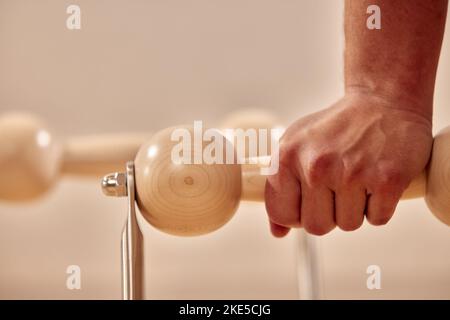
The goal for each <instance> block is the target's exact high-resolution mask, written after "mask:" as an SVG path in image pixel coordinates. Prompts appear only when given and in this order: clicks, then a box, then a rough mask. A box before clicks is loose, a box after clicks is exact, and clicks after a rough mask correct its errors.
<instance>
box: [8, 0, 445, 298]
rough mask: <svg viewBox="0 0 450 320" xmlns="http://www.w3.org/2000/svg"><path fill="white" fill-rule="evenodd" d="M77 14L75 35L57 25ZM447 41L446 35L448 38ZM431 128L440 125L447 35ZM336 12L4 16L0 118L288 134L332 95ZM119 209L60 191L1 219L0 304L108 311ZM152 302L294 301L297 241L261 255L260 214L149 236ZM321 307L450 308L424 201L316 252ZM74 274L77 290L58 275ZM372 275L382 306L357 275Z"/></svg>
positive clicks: (73, 188)
mask: <svg viewBox="0 0 450 320" xmlns="http://www.w3.org/2000/svg"><path fill="white" fill-rule="evenodd" d="M71 3H77V4H79V5H80V6H81V9H82V30H81V31H68V30H67V29H66V28H65V19H66V14H65V9H66V7H67V6H68V5H69V4H71ZM447 29H448V27H447ZM446 38H447V39H446V43H445V46H444V51H443V56H442V59H441V60H442V61H441V66H440V70H439V79H438V91H437V94H436V108H435V128H436V129H438V128H442V127H443V126H445V125H446V124H448V123H449V122H450V107H449V102H450V92H449V90H448V83H449V82H450V59H449V56H450V50H449V47H448V40H449V39H450V30H448V32H447V36H446ZM341 57H342V3H341V1H335V0H321V1H317V0H314V1H313V0H286V1H279V0H217V1H211V0H189V1H185V0H164V1H162V0H152V1H124V0H121V1H117V0H115V1H113V0H108V1H106V0H95V1H93V0H85V1H81V0H78V1H60V0H53V1H49V0H46V1H42V0H40V1H23V0H20V1H18V0H0V113H3V112H6V111H9V110H25V111H30V112H33V113H35V114H38V115H40V116H42V117H43V118H45V119H46V120H47V122H48V123H49V125H50V127H51V128H52V129H53V131H54V132H55V133H57V135H58V136H59V137H61V138H64V137H67V136H69V135H76V134H86V133H97V132H119V131H130V130H133V131H143V130H151V131H154V130H158V129H160V128H163V127H166V126H169V125H174V124H177V123H186V122H191V121H193V120H194V119H202V120H205V121H209V122H213V121H214V120H217V119H220V118H221V117H222V116H224V115H226V114H227V113H228V112H230V111H232V110H235V109H239V108H245V107H258V108H263V109H266V110H269V111H272V112H275V113H277V114H278V115H279V117H280V118H281V119H282V120H284V121H285V122H286V123H289V121H291V120H292V119H294V118H295V117H298V116H301V115H304V114H307V113H309V112H311V111H314V110H317V109H319V108H321V107H324V106H326V105H327V104H329V103H331V102H332V101H333V100H334V99H336V98H337V97H338V96H339V95H340V94H341V91H342V83H341V78H342V71H341V69H342V61H341V60H342V58H341ZM125 210H126V203H125V200H124V199H111V198H105V197H103V196H102V194H101V191H100V190H99V187H98V181H89V180H85V179H81V178H65V179H63V180H62V181H61V182H60V183H59V184H58V186H56V187H55V188H54V190H52V192H50V193H49V194H48V195H46V197H44V198H43V199H41V200H39V201H37V202H35V203H31V204H26V205H10V204H5V203H2V204H0V298H64V299H78V298H102V299H103V298H119V297H120V264H119V260H120V255H119V239H120V232H121V228H122V224H123V221H124V217H125ZM144 229H145V236H146V247H147V250H146V255H147V259H146V263H147V266H148V268H147V271H148V274H147V276H148V277H147V295H148V297H149V298H269V299H270V298H292V299H293V298H297V297H298V293H297V283H296V281H297V274H296V272H297V269H296V268H297V266H296V264H295V242H296V237H294V236H292V235H291V236H290V237H288V238H286V239H283V240H277V239H273V238H272V237H271V236H270V235H269V234H268V227H267V226H266V218H265V214H264V208H263V206H262V205H251V204H245V205H243V206H242V208H241V209H240V210H239V211H238V213H237V214H236V217H235V219H234V220H233V221H232V222H231V223H230V224H229V225H227V226H226V227H225V228H223V229H222V230H220V231H218V232H216V233H214V234H211V235H208V236H204V237H199V238H190V239H184V238H176V237H171V236H167V235H163V234H161V233H159V232H158V231H156V230H154V229H152V228H150V227H148V226H145V227H144ZM319 247H320V257H321V260H320V262H321V268H322V270H321V271H322V275H323V280H324V281H323V283H324V285H323V297H324V298H450V276H449V274H448V272H447V271H448V270H449V269H450V254H449V253H448V252H449V249H450V232H449V229H448V228H447V227H445V226H443V225H441V224H439V223H438V222H437V221H436V220H435V219H434V218H433V217H432V216H431V215H430V213H429V211H428V210H427V209H426V207H425V205H424V204H423V203H422V202H420V201H411V202H406V203H402V204H401V205H400V207H399V209H398V212H397V215H396V217H395V218H394V219H393V221H392V223H391V224H390V225H389V226H387V227H384V228H374V227H369V226H365V227H364V228H362V229H361V230H359V231H357V232H355V233H351V234H348V233H343V232H340V231H334V232H333V233H331V234H330V235H328V236H326V237H323V238H321V239H319ZM70 264H78V265H80V266H81V268H82V275H83V278H82V281H83V282H82V290H81V291H69V290H67V289H66V287H65V279H66V274H65V268H66V267H67V266H68V265H70ZM370 264H378V265H380V267H381V268H382V290H379V291H369V290H367V289H366V287H365V280H366V276H367V275H366V274H365V269H366V267H367V266H368V265H370Z"/></svg>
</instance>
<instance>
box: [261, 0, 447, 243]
mask: <svg viewBox="0 0 450 320" xmlns="http://www.w3.org/2000/svg"><path fill="white" fill-rule="evenodd" d="M372 4H376V5H378V6H379V7H380V8H381V12H382V29H381V30H368V29H367V28H366V19H367V17H368V15H367V13H366V9H367V7H368V6H369V5H372ZM447 6H448V1H447V0H436V1H420V0H411V1H406V0H404V1H403V0H402V1H390V0H378V1H361V0H347V1H346V2H345V36H346V50H345V95H344V97H342V98H341V99H340V100H339V101H337V102H336V103H334V104H333V105H332V106H331V107H329V108H327V109H324V110H322V111H319V112H317V113H314V114H311V115H309V116H307V117H304V118H302V119H299V120H297V121H296V122H294V123H293V124H292V125H291V126H290V127H289V128H288V129H287V131H286V133H285V134H284V136H283V137H282V139H281V144H280V169H279V172H278V173H277V174H276V175H273V176H269V177H268V180H267V183H266V191H265V198H266V208H267V212H268V214H269V220H270V225H271V231H272V233H273V235H275V236H277V237H282V236H284V235H286V234H287V233H288V232H289V230H290V229H291V228H298V227H303V228H304V229H305V230H306V231H307V232H309V233H311V234H314V235H323V234H326V233H328V232H330V231H331V230H333V229H334V228H335V227H336V226H338V227H339V228H341V229H342V230H345V231H352V230H356V229H358V228H359V227H360V226H361V225H362V223H363V221H364V216H365V217H366V218H367V220H368V221H369V223H371V224H373V225H384V224H386V223H387V222H388V221H389V220H390V218H391V217H392V215H393V213H394V211H395V207H396V205H397V203H398V201H399V199H400V196H401V194H402V193H403V191H404V190H405V189H406V187H407V186H408V185H409V183H410V182H411V181H412V179H413V178H414V177H416V176H417V175H418V174H419V173H420V172H421V171H422V170H423V169H424V168H425V166H426V164H427V162H428V159H429V156H430V152H431V147H432V132H431V130H432V110H433V94H434V84H435V78H436V69H437V65H438V60H439V54H440V49H441V44H442V37H443V33H444V27H445V18H446V13H447Z"/></svg>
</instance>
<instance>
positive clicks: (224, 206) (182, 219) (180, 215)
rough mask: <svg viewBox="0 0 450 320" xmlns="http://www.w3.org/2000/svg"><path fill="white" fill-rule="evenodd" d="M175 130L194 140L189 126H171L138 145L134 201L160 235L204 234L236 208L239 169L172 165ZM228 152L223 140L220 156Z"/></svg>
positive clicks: (198, 165)
mask: <svg viewBox="0 0 450 320" xmlns="http://www.w3.org/2000/svg"><path fill="white" fill-rule="evenodd" d="M180 128H184V129H187V130H188V131H189V132H190V136H191V137H194V131H193V128H192V127H178V128H177V127H172V128H168V129H164V130H163V131H160V132H158V133H157V134H155V135H154V136H153V137H152V138H151V140H150V141H149V142H148V143H146V144H144V145H142V147H141V149H140V150H139V152H138V154H137V156H136V159H135V181H136V192H137V195H136V200H137V203H138V206H139V208H140V211H141V213H142V215H143V216H144V218H145V219H146V220H147V221H148V222H149V223H150V224H152V225H153V226H154V227H156V228H157V229H159V230H161V231H164V232H166V233H169V234H174V235H181V236H194V235H200V234H205V233H209V232H212V231H214V230H216V229H218V228H220V227H221V226H222V225H224V224H225V223H226V222H228V221H229V220H230V219H231V217H232V216H233V214H234V212H235V211H236V209H237V207H238V205H239V201H240V195H241V166H240V165H237V164H231V165H230V164H213V165H208V164H177V163H174V161H173V159H172V150H173V148H174V147H175V146H176V145H177V144H179V143H180V142H179V141H172V139H171V134H172V132H174V130H175V129H180ZM205 146H206V144H205V143H202V144H201V151H203V149H204V148H205ZM227 147H228V149H230V148H229V142H228V141H227V140H226V139H224V154H225V149H226V148H227ZM231 150H233V148H231ZM193 156H194V155H193V154H192V157H191V163H194V162H193Z"/></svg>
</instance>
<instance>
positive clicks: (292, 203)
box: [265, 165, 301, 228]
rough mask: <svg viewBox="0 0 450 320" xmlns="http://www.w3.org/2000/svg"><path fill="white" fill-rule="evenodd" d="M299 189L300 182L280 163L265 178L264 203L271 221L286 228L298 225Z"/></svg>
mask: <svg viewBox="0 0 450 320" xmlns="http://www.w3.org/2000/svg"><path fill="white" fill-rule="evenodd" d="M300 189H301V188H300V182H299V181H298V180H297V178H296V177H295V176H294V175H293V174H292V173H291V171H290V170H289V169H288V168H286V167H284V166H282V165H280V168H279V171H278V173H277V174H275V175H272V176H269V177H268V178H267V182H266V188H265V204H266V210H267V213H268V215H269V219H270V221H271V222H273V223H274V224H277V225H279V226H284V227H288V228H298V227H300V199H301V196H300Z"/></svg>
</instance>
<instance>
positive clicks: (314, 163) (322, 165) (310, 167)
mask: <svg viewBox="0 0 450 320" xmlns="http://www.w3.org/2000/svg"><path fill="white" fill-rule="evenodd" d="M334 160H335V155H334V154H333V153H331V152H320V153H316V154H314V155H312V156H311V157H310V159H309V160H308V161H307V163H306V167H305V174H306V176H307V178H308V180H309V182H310V183H311V184H312V185H316V184H320V183H321V182H322V181H323V180H324V178H325V177H326V176H327V174H328V172H329V171H330V169H331V168H332V166H333V163H334Z"/></svg>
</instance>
